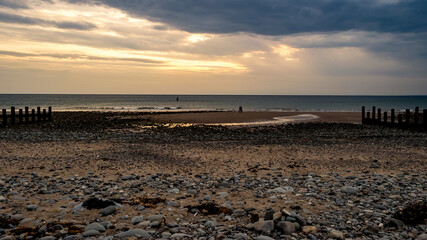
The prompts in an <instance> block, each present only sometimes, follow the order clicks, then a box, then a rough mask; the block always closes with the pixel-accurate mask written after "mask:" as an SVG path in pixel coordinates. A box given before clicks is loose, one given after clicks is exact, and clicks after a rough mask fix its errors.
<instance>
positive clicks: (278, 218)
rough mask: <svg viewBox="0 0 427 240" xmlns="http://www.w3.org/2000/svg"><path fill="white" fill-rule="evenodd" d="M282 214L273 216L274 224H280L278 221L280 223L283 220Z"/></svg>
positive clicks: (277, 213)
mask: <svg viewBox="0 0 427 240" xmlns="http://www.w3.org/2000/svg"><path fill="white" fill-rule="evenodd" d="M282 215H283V214H282V212H275V213H274V214H273V221H274V222H278V221H280V219H281V218H282Z"/></svg>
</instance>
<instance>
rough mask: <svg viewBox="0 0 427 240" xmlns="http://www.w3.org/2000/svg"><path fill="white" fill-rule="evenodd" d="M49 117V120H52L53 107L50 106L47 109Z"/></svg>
mask: <svg viewBox="0 0 427 240" xmlns="http://www.w3.org/2000/svg"><path fill="white" fill-rule="evenodd" d="M47 118H48V121H49V122H50V121H52V107H50V106H49V108H48V111H47Z"/></svg>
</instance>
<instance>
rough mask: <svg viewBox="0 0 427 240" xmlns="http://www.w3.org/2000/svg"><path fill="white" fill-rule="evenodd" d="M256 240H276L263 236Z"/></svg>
mask: <svg viewBox="0 0 427 240" xmlns="http://www.w3.org/2000/svg"><path fill="white" fill-rule="evenodd" d="M255 240H274V238H271V237H269V236H264V235H261V236H259V237H256V238H255Z"/></svg>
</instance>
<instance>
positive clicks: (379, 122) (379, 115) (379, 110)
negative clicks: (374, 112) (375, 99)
mask: <svg viewBox="0 0 427 240" xmlns="http://www.w3.org/2000/svg"><path fill="white" fill-rule="evenodd" d="M378 124H380V125H381V108H378Z"/></svg>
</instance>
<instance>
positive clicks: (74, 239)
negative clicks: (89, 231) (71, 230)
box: [64, 235, 83, 240]
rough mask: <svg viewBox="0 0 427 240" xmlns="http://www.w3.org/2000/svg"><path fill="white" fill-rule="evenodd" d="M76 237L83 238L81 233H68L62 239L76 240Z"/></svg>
mask: <svg viewBox="0 0 427 240" xmlns="http://www.w3.org/2000/svg"><path fill="white" fill-rule="evenodd" d="M77 239H83V236H81V235H69V236H66V237H64V240H77Z"/></svg>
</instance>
